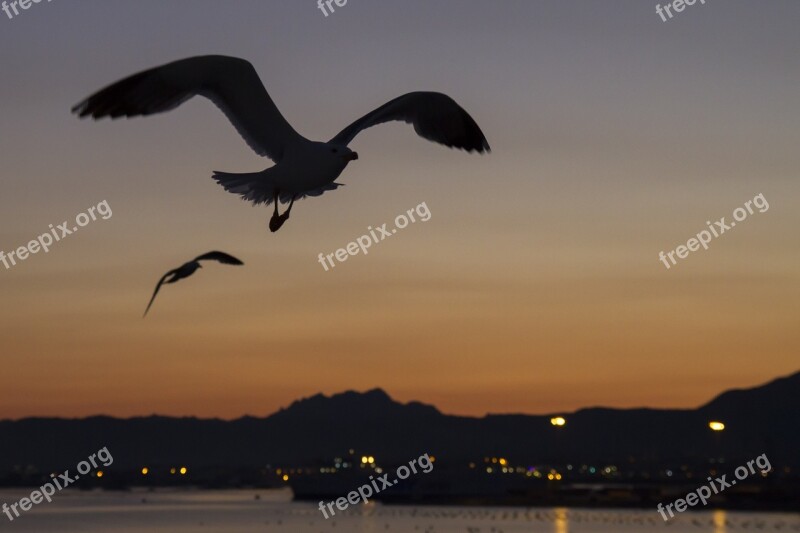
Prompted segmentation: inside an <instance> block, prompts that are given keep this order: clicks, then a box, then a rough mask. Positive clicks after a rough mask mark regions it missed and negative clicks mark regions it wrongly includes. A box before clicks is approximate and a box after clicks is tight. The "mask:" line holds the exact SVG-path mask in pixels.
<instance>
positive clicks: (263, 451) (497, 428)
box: [0, 372, 800, 479]
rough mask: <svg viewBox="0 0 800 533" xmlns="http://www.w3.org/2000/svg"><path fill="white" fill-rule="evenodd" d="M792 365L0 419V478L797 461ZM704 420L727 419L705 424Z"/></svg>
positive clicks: (799, 393) (799, 432)
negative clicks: (726, 387) (555, 387)
mask: <svg viewBox="0 0 800 533" xmlns="http://www.w3.org/2000/svg"><path fill="white" fill-rule="evenodd" d="M798 413H800V372H798V373H796V374H794V375H791V376H788V377H785V378H780V379H777V380H775V381H772V382H770V383H767V384H765V385H762V386H759V387H754V388H751V389H746V390H731V391H728V392H724V393H722V394H720V395H719V396H717V397H716V398H715V399H713V400H712V401H710V402H709V403H707V404H705V405H703V406H701V407H698V408H697V409H610V408H588V409H581V410H579V411H576V412H574V413H557V414H558V415H561V416H564V417H565V418H566V420H567V423H566V425H565V426H563V427H554V426H553V425H551V423H550V418H551V415H521V414H514V415H487V416H485V417H481V418H476V417H464V416H452V415H446V414H442V413H441V412H440V411H439V410H438V409H436V408H435V407H433V406H430V405H425V404H422V403H418V402H410V403H405V404H404V403H399V402H396V401H394V400H393V399H392V398H391V397H390V396H389V395H388V394H386V392H384V391H383V390H380V389H374V390H370V391H367V392H364V393H359V392H353V391H348V392H344V393H341V394H336V395H333V396H330V397H328V396H324V395H321V394H317V395H315V396H312V397H309V398H305V399H301V400H298V401H295V402H294V403H292V404H291V405H290V406H289V407H287V408H285V409H281V410H280V411H278V412H276V413H275V414H273V415H271V416H268V417H266V418H258V417H243V418H239V419H237V420H231V421H224V420H219V419H198V418H173V417H163V416H150V417H139V418H129V419H119V418H112V417H106V416H95V417H89V418H83V419H58V418H28V419H22V420H18V421H8V420H7V421H2V422H0V476H2V475H3V472H9V471H12V470H15V469H16V470H17V471H18V470H19V469H24V468H34V469H35V470H38V471H55V470H62V469H64V468H74V465H75V464H76V463H77V462H78V461H80V460H82V459H85V458H86V456H88V455H89V454H91V453H93V452H95V451H96V450H98V449H100V448H102V447H104V446H105V447H107V448H108V450H109V451H110V453H111V454H112V455H113V457H114V466H113V468H115V469H135V468H141V466H142V465H178V464H181V465H183V464H185V465H190V466H191V467H192V468H195V469H197V468H257V467H262V468H263V467H264V466H265V465H302V466H314V465H327V464H331V461H332V460H333V458H335V457H344V456H346V455H347V454H348V453H349V450H354V453H355V454H356V455H357V456H360V455H361V454H368V455H373V456H376V457H379V458H380V459H381V462H382V463H383V464H400V463H406V462H408V461H409V460H410V459H412V458H415V457H418V456H419V455H421V454H423V453H429V454H432V455H435V456H436V457H437V458H438V460H440V461H441V463H442V464H447V463H452V464H462V463H465V462H469V461H476V462H477V461H482V460H483V458H484V457H492V456H495V457H507V458H509V459H510V460H513V461H515V463H516V464H545V463H558V464H566V463H587V464H594V463H597V464H613V463H624V464H633V463H640V464H645V463H647V464H656V463H659V462H680V461H685V462H692V461H699V460H705V458H707V457H717V456H718V457H723V456H724V457H725V458H726V459H730V460H733V459H734V458H737V457H741V458H744V459H751V458H753V457H756V456H758V455H761V454H763V453H766V454H767V455H768V456H769V458H770V460H771V461H772V464H773V465H786V466H790V465H791V466H797V464H798V462H800V460H799V459H798V457H800V456H798V454H797V450H798V449H800V426H798V424H797V414H798ZM711 420H719V421H722V422H724V423H725V426H726V428H725V431H723V432H720V433H715V432H712V431H711V430H710V429H709V428H708V423H709V421H711ZM0 479H1V478H0Z"/></svg>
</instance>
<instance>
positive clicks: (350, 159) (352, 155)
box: [345, 152, 358, 161]
mask: <svg viewBox="0 0 800 533" xmlns="http://www.w3.org/2000/svg"><path fill="white" fill-rule="evenodd" d="M345 158H346V159H347V160H348V161H355V160H356V159H358V154H357V153H356V152H353V153H351V154H349V155H346V156H345Z"/></svg>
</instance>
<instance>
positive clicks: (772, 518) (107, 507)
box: [0, 490, 800, 533]
mask: <svg viewBox="0 0 800 533" xmlns="http://www.w3.org/2000/svg"><path fill="white" fill-rule="evenodd" d="M29 493H30V492H28V494H29ZM25 494H26V493H25V492H24V491H19V490H3V491H0V503H2V502H6V503H13V502H15V501H17V500H18V499H19V498H21V497H23V496H25ZM290 498H291V494H290V493H289V492H288V491H263V490H262V491H258V490H241V491H160V492H158V493H151V492H145V491H132V492H119V493H114V492H91V493H85V492H77V491H65V492H63V493H60V494H56V496H55V497H54V500H53V502H51V503H46V502H43V503H41V504H39V505H36V506H34V507H33V508H32V509H31V510H30V511H28V512H26V513H24V514H22V515H21V516H20V517H19V518H16V519H15V520H14V521H13V522H10V521H9V520H8V518H7V517H6V516H5V515H4V514H0V530H1V531H20V532H22V531H25V532H33V531H35V532H37V533H41V532H50V531H54V532H60V531H64V532H82V533H85V532H88V533H94V532H103V533H107V532H116V533H134V532H136V533H139V532H145V531H164V532H171V533H185V532H189V531H199V532H208V533H211V532H220V533H239V532H249V531H274V532H282V533H296V532H303V533H316V532H326V533H327V532H330V533H334V532H335V533H360V532H365V533H366V532H370V533H377V532H393V531H394V532H401V533H405V532H420V533H451V532H462V533H516V532H519V533H522V532H525V533H538V532H548V533H550V532H552V533H582V532H596V533H625V532H631V533H635V532H639V531H643V532H649V531H664V532H669V533H684V532H686V533H688V532H692V533H703V532H711V533H738V532H742V531H782V532H783V531H789V532H792V531H798V532H800V514H797V513H795V514H772V513H736V512H723V511H716V512H715V511H710V512H704V513H691V514H686V515H683V516H680V517H678V518H676V519H673V520H672V521H671V522H670V524H669V525H666V524H664V522H663V521H662V520H661V518H660V516H659V515H658V513H657V512H656V511H655V510H652V511H642V510H638V511H628V510H625V511H619V510H588V509H562V508H554V509H546V508H542V509H523V508H494V507H469V508H467V507H394V506H384V505H372V504H370V505H367V506H360V507H358V508H356V509H354V510H353V511H348V512H347V513H346V514H345V515H343V516H341V517H339V516H337V517H335V518H332V519H330V520H325V519H324V518H323V517H322V514H321V513H320V512H319V510H318V509H317V506H316V505H313V504H306V503H292V502H291V501H290Z"/></svg>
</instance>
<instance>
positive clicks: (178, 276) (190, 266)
mask: <svg viewBox="0 0 800 533" xmlns="http://www.w3.org/2000/svg"><path fill="white" fill-rule="evenodd" d="M212 260H213V261H219V262H220V263H222V264H225V265H243V264H244V263H242V262H241V261H239V260H238V259H236V258H235V257H233V256H232V255H228V254H226V253H225V252H216V251H215V252H208V253H207V254H203V255H201V256H199V257H195V258H194V259H192V260H191V261H189V262H188V263H184V264H183V265H181V266H179V267H178V268H176V269H174V270H170V271H169V272H167V273H166V274H164V275H163V276H162V277H161V279H160V280H158V285H156V290H155V291H153V297H152V298H150V303H149V304H147V309H145V311H144V315H143V316H142V318H144V317H146V316H147V312H148V311H150V306H152V305H153V301H154V300H155V299H156V296H157V295H158V291H159V290H160V289H161V286H162V285H163V284H165V283H175V282H176V281H178V280H182V279H184V278H188V277H189V276H191V275H192V274H194V273H195V272H196V271H197V269H198V268H203V265H201V264H200V261H212ZM170 276H171V277H170Z"/></svg>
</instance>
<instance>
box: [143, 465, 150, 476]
mask: <svg viewBox="0 0 800 533" xmlns="http://www.w3.org/2000/svg"><path fill="white" fill-rule="evenodd" d="M148 472H150V470H148V468H147V467H146V466H145V467H144V468H142V475H143V476H146V475H147V473H148Z"/></svg>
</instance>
